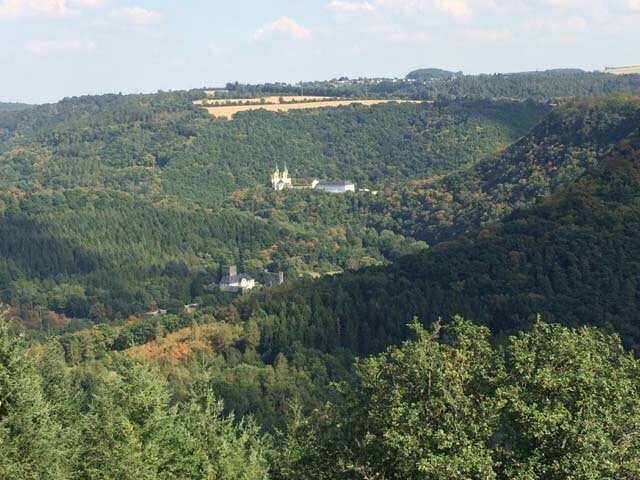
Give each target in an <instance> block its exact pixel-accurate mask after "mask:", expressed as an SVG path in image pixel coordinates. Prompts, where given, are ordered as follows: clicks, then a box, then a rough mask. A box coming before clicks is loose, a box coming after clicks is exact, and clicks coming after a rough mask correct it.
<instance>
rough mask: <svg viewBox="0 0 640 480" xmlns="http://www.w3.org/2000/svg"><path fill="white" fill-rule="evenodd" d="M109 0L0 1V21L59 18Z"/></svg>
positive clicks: (104, 3)
mask: <svg viewBox="0 0 640 480" xmlns="http://www.w3.org/2000/svg"><path fill="white" fill-rule="evenodd" d="M108 1H109V0H0V20H15V19H18V18H22V17H34V16H46V17H61V16H65V15H68V14H69V13H71V12H74V11H75V10H78V9H82V8H95V7H101V6H103V5H106V4H107V3H108Z"/></svg>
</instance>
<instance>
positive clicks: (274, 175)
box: [271, 163, 282, 190]
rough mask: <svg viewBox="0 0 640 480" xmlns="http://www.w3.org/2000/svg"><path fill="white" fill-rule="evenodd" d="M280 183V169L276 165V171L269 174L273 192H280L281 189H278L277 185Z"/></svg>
mask: <svg viewBox="0 0 640 480" xmlns="http://www.w3.org/2000/svg"><path fill="white" fill-rule="evenodd" d="M279 183H280V169H279V168H278V164H277V163H276V170H275V172H273V173H272V174H271V186H272V187H273V189H274V190H282V188H278V184H279Z"/></svg>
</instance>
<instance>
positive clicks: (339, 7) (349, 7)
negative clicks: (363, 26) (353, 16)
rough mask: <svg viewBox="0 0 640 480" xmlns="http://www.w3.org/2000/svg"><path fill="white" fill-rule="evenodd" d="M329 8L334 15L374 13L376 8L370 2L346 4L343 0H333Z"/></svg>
mask: <svg viewBox="0 0 640 480" xmlns="http://www.w3.org/2000/svg"><path fill="white" fill-rule="evenodd" d="M327 8H328V9H329V10H331V11H332V12H334V13H342V14H345V13H347V14H350V13H363V12H372V11H373V10H375V7H374V6H373V5H372V4H371V3H369V2H345V1H342V0H332V1H331V2H329V5H327Z"/></svg>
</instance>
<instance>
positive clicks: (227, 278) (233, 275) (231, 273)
mask: <svg viewBox="0 0 640 480" xmlns="http://www.w3.org/2000/svg"><path fill="white" fill-rule="evenodd" d="M260 279H261V280H262V285H264V286H265V287H273V286H274V285H280V284H282V283H284V272H273V273H272V272H267V271H264V272H262V274H261V275H260ZM258 285H259V284H258V283H257V282H256V281H255V280H254V279H253V278H252V277H251V275H249V274H247V273H238V267H237V266H235V265H227V266H224V267H222V278H221V279H220V283H219V284H218V285H216V284H215V283H213V284H211V285H207V286H206V287H204V288H205V290H207V291H213V290H215V289H216V288H219V289H220V291H221V292H227V293H240V294H245V293H247V292H249V291H251V290H253V289H254V288H256V287H257V286H258Z"/></svg>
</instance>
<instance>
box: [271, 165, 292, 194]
mask: <svg viewBox="0 0 640 480" xmlns="http://www.w3.org/2000/svg"><path fill="white" fill-rule="evenodd" d="M291 184H292V182H291V177H290V176H289V169H288V168H287V164H286V163H285V165H284V171H283V172H282V173H280V169H279V168H278V164H276V170H275V172H273V174H272V175H271V186H272V187H273V189H274V190H284V189H285V188H290V187H291Z"/></svg>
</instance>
